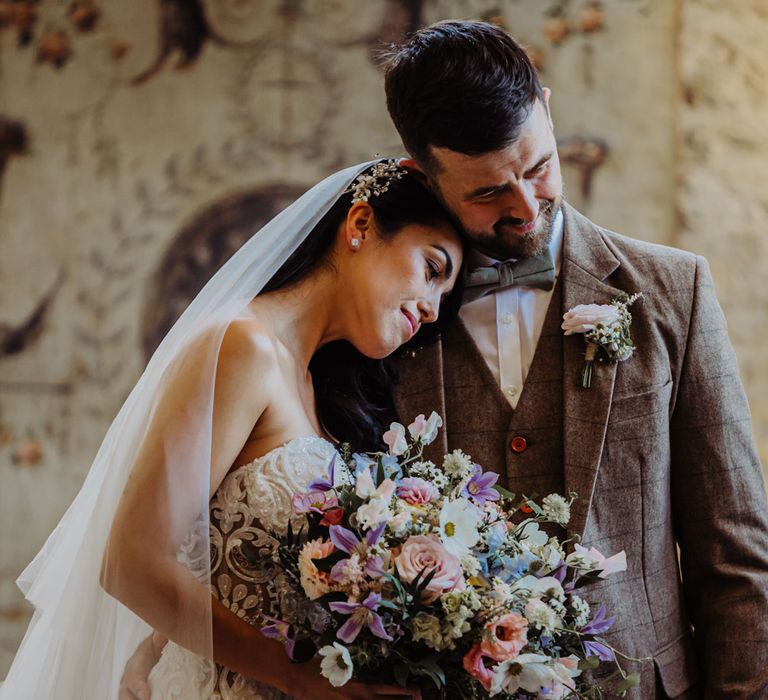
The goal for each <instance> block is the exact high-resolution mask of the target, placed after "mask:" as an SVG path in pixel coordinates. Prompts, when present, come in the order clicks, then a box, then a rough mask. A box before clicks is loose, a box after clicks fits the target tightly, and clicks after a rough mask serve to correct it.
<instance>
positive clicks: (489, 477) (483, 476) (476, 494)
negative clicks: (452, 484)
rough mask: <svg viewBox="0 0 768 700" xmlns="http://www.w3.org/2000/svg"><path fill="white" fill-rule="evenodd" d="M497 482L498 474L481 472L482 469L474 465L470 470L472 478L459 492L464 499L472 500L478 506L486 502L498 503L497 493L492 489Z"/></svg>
mask: <svg viewBox="0 0 768 700" xmlns="http://www.w3.org/2000/svg"><path fill="white" fill-rule="evenodd" d="M498 480H499V475H498V474H494V473H493V472H483V468H482V467H481V466H480V465H479V464H476V465H475V466H474V467H473V468H472V477H471V478H470V480H469V481H468V482H467V483H466V484H465V485H464V488H463V489H462V490H461V495H462V496H464V498H469V499H472V500H473V501H474V502H475V503H476V504H477V505H479V506H482V505H483V504H484V503H485V502H486V501H498V500H499V492H498V491H497V490H496V489H495V488H493V485H494V484H495V483H496V482H497V481H498Z"/></svg>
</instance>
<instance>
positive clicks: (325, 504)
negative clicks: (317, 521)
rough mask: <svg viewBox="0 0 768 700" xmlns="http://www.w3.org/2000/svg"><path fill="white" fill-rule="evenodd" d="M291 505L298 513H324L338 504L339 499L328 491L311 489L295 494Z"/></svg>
mask: <svg viewBox="0 0 768 700" xmlns="http://www.w3.org/2000/svg"><path fill="white" fill-rule="evenodd" d="M291 505H292V506H293V512H294V513H296V514H297V515H301V514H302V513H309V512H312V513H320V514H322V513H325V511H326V510H328V509H329V508H335V507H336V506H338V505H339V499H338V498H336V496H329V495H328V492H327V491H310V492H309V493H296V494H294V495H293V498H292V499H291Z"/></svg>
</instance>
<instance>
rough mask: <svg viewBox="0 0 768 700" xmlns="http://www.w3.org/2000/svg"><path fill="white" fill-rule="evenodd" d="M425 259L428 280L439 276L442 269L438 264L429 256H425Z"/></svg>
mask: <svg viewBox="0 0 768 700" xmlns="http://www.w3.org/2000/svg"><path fill="white" fill-rule="evenodd" d="M425 260H426V261H427V271H428V272H427V277H428V279H430V280H433V279H435V277H440V275H441V274H442V270H441V269H440V266H439V265H438V264H437V263H436V262H435V261H434V260H430V259H429V258H425Z"/></svg>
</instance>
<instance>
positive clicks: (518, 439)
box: [509, 435, 528, 454]
mask: <svg viewBox="0 0 768 700" xmlns="http://www.w3.org/2000/svg"><path fill="white" fill-rule="evenodd" d="M509 446H510V447H511V448H512V452H517V453H518V454H520V453H521V452H525V451H526V450H527V449H528V441H527V440H526V439H525V438H524V437H523V436H522V435H515V437H513V438H512V440H511V441H510V443H509Z"/></svg>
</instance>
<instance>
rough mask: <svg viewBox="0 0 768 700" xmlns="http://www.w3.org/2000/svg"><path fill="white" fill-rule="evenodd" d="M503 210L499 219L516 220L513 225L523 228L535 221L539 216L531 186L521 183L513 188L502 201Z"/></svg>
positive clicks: (536, 200)
mask: <svg viewBox="0 0 768 700" xmlns="http://www.w3.org/2000/svg"><path fill="white" fill-rule="evenodd" d="M503 204H504V209H503V211H502V212H501V214H502V216H501V217H499V218H502V217H503V218H508V219H514V220H516V221H515V223H514V224H513V225H516V226H523V225H525V224H529V223H531V222H532V221H534V220H535V219H536V217H537V216H538V214H539V200H538V199H537V198H536V193H535V192H534V190H533V185H532V184H530V183H528V182H522V183H521V184H519V185H516V186H513V187H512V189H511V190H510V192H509V194H508V195H507V197H505V199H504V202H503Z"/></svg>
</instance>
